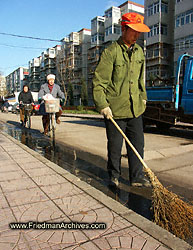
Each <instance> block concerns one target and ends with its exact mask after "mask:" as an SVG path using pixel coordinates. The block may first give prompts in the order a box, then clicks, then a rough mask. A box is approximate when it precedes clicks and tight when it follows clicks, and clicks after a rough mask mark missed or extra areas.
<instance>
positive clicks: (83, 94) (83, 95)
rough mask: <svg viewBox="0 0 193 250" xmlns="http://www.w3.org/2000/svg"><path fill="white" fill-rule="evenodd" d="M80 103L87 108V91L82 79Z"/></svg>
mask: <svg viewBox="0 0 193 250" xmlns="http://www.w3.org/2000/svg"><path fill="white" fill-rule="evenodd" d="M81 86H82V87H81V101H82V103H83V105H84V106H88V91H87V85H86V81H85V80H84V79H82V80H81Z"/></svg>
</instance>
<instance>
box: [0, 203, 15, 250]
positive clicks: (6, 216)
mask: <svg viewBox="0 0 193 250" xmlns="http://www.w3.org/2000/svg"><path fill="white" fill-rule="evenodd" d="M11 222H16V219H15V217H14V216H13V213H12V211H11V209H10V208H9V207H7V208H2V209H1V213H0V239H1V233H2V232H5V231H9V230H10V228H9V223H11ZM0 249H1V248H0Z"/></svg>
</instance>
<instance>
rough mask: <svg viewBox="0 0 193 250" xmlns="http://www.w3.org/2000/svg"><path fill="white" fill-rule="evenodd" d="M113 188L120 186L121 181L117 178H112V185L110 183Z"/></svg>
mask: <svg viewBox="0 0 193 250" xmlns="http://www.w3.org/2000/svg"><path fill="white" fill-rule="evenodd" d="M109 184H110V185H111V186H112V185H113V186H116V187H118V186H119V180H118V178H117V177H111V178H110V183H109Z"/></svg>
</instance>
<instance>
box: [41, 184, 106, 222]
mask: <svg viewBox="0 0 193 250" xmlns="http://www.w3.org/2000/svg"><path fill="white" fill-rule="evenodd" d="M63 186H64V190H65V187H66V186H67V185H66V183H65V185H63ZM46 188H47V187H46ZM69 188H72V189H73V190H70V192H68V193H67V192H65V193H63V194H62V197H61V198H59V199H55V200H54V202H55V203H56V204H57V205H58V206H59V207H60V208H61V209H62V210H63V211H64V212H65V214H67V215H68V216H71V217H70V218H71V219H73V220H74V219H78V218H79V219H80V221H81V220H82V218H84V216H86V213H85V212H87V211H90V210H92V211H94V210H95V209H97V208H101V207H102V206H103V205H102V204H100V203H99V202H98V201H96V200H95V199H93V198H92V197H90V196H89V195H87V194H85V193H83V192H82V190H80V189H77V188H75V186H73V185H72V186H69ZM75 194H76V195H75ZM72 215H76V216H72ZM88 216H89V214H88ZM87 219H89V218H87Z"/></svg>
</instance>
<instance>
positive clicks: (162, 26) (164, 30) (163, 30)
mask: <svg viewBox="0 0 193 250" xmlns="http://www.w3.org/2000/svg"><path fill="white" fill-rule="evenodd" d="M167 33H168V29H167V25H165V24H162V25H161V34H162V35H167Z"/></svg>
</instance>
